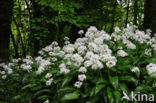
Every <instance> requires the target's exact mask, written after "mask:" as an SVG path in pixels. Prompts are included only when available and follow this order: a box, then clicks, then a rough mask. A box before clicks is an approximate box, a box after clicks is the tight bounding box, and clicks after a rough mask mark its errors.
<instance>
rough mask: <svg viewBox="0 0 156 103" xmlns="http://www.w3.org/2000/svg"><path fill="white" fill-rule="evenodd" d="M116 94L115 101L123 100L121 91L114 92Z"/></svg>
mask: <svg viewBox="0 0 156 103" xmlns="http://www.w3.org/2000/svg"><path fill="white" fill-rule="evenodd" d="M114 96H115V103H120V101H121V93H120V92H119V91H115V92H114Z"/></svg>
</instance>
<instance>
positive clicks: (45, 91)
mask: <svg viewBox="0 0 156 103" xmlns="http://www.w3.org/2000/svg"><path fill="white" fill-rule="evenodd" d="M50 92H51V90H50V89H42V90H39V91H37V92H36V93H35V94H34V95H33V96H34V98H35V97H37V96H39V95H41V94H43V93H50Z"/></svg>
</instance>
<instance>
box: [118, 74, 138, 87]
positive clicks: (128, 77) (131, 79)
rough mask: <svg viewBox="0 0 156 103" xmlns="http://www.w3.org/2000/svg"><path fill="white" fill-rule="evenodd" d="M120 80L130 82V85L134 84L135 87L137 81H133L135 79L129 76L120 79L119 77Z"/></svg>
mask: <svg viewBox="0 0 156 103" xmlns="http://www.w3.org/2000/svg"><path fill="white" fill-rule="evenodd" d="M120 80H121V81H127V82H132V83H134V84H135V85H137V84H138V80H137V79H135V78H134V77H133V76H131V75H126V76H121V77H120Z"/></svg>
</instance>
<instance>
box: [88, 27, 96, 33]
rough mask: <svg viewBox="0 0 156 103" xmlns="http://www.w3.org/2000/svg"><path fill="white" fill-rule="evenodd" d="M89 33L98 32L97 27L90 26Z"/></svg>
mask: <svg viewBox="0 0 156 103" xmlns="http://www.w3.org/2000/svg"><path fill="white" fill-rule="evenodd" d="M88 31H89V32H97V28H96V27H95V26H90V28H88Z"/></svg>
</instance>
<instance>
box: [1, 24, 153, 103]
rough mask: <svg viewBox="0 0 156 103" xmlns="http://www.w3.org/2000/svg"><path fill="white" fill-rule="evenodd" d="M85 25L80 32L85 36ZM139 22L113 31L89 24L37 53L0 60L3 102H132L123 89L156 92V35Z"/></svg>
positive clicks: (126, 91) (128, 92) (148, 92)
mask: <svg viewBox="0 0 156 103" xmlns="http://www.w3.org/2000/svg"><path fill="white" fill-rule="evenodd" d="M83 33H84V31H83V30H80V31H79V34H80V35H82V34H83ZM150 34H151V31H150V30H147V31H146V32H144V31H139V30H138V29H137V28H136V27H135V26H131V27H128V28H125V29H123V30H120V29H119V28H118V27H116V28H115V32H114V33H112V34H111V35H109V34H107V33H106V32H105V31H103V30H102V31H99V30H97V29H96V27H94V26H91V27H90V28H88V31H87V32H86V33H85V37H83V38H78V39H77V40H76V41H75V43H74V44H71V43H70V42H69V38H67V37H65V38H64V40H65V45H64V47H62V48H61V47H59V46H58V43H57V42H53V43H52V44H51V45H49V46H47V47H45V48H43V49H42V50H40V51H39V55H40V56H38V57H36V58H32V57H30V56H27V57H26V58H24V59H21V58H19V59H13V60H12V61H11V62H10V63H1V64H0V78H1V79H0V103H49V102H50V103H121V102H123V103H128V101H127V100H123V101H121V98H122V96H123V94H122V93H123V92H124V93H126V94H129V95H130V93H131V91H134V92H135V93H138V92H139V93H146V94H150V93H156V92H154V91H156V89H155V87H156V81H155V78H156V38H155V37H151V35H150Z"/></svg>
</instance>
